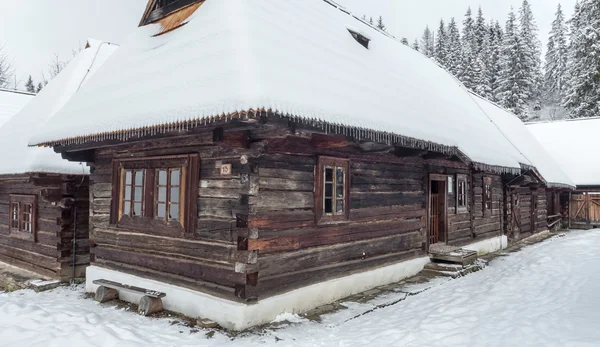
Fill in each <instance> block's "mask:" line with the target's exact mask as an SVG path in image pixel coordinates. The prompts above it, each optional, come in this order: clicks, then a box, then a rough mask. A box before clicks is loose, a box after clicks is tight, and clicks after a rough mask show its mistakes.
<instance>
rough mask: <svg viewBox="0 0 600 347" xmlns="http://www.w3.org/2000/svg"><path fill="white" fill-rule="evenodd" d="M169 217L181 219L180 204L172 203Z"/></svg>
mask: <svg viewBox="0 0 600 347" xmlns="http://www.w3.org/2000/svg"><path fill="white" fill-rule="evenodd" d="M169 219H172V220H179V204H171V205H170V208H169Z"/></svg>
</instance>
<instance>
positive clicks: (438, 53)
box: [434, 19, 449, 68]
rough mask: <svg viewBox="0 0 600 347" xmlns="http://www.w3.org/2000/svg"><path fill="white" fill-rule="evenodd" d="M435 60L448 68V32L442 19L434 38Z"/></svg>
mask: <svg viewBox="0 0 600 347" xmlns="http://www.w3.org/2000/svg"><path fill="white" fill-rule="evenodd" d="M434 56H435V60H437V62H438V63H440V64H441V65H442V66H444V67H446V68H448V67H449V66H448V33H447V32H446V24H445V23H444V20H443V19H442V20H440V27H439V28H438V32H437V37H436V40H435V55H434Z"/></svg>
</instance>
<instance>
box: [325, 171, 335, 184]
mask: <svg viewBox="0 0 600 347" xmlns="http://www.w3.org/2000/svg"><path fill="white" fill-rule="evenodd" d="M325 182H333V169H331V168H325Z"/></svg>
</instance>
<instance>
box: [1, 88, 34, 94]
mask: <svg viewBox="0 0 600 347" xmlns="http://www.w3.org/2000/svg"><path fill="white" fill-rule="evenodd" d="M0 92H7V93H16V94H24V95H31V96H35V93H30V92H28V91H25V90H18V89H8V88H0Z"/></svg>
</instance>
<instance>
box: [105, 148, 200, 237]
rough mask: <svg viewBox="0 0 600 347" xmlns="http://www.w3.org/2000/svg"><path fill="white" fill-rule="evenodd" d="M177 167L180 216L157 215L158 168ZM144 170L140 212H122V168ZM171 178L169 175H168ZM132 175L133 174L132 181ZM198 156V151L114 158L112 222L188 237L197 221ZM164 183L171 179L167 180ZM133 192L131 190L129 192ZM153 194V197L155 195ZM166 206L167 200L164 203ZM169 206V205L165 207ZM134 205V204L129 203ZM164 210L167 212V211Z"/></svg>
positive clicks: (140, 229) (144, 230) (139, 229)
mask: <svg viewBox="0 0 600 347" xmlns="http://www.w3.org/2000/svg"><path fill="white" fill-rule="evenodd" d="M172 169H173V170H177V169H180V173H179V175H180V176H179V188H180V189H179V216H178V218H177V219H168V218H166V217H165V219H162V218H157V217H156V216H157V214H158V212H157V208H156V204H157V199H158V174H157V172H158V171H159V170H167V171H170V170H172ZM128 170H140V171H143V172H144V174H143V175H144V176H143V189H142V192H143V193H142V215H141V216H132V215H128V214H124V211H123V207H124V200H123V194H124V192H125V183H124V182H125V172H126V171H128ZM167 179H168V180H170V176H169V175H168V176H167ZM133 180H135V176H133V177H132V182H133ZM199 181H200V157H199V156H198V155H197V154H186V155H173V156H157V157H142V158H127V159H114V160H113V172H112V201H111V216H110V217H111V218H110V222H111V225H113V226H116V227H118V228H123V229H130V230H136V231H139V232H143V233H149V234H158V235H168V236H179V237H184V238H191V237H193V236H194V235H195V233H196V226H197V224H198V189H199ZM167 183H170V181H169V182H167ZM132 196H133V193H132ZM155 197H156V198H155ZM167 206H168V204H167ZM167 208H168V207H167ZM131 209H133V206H132V207H131ZM168 212H169V211H168V210H167V215H168Z"/></svg>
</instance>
